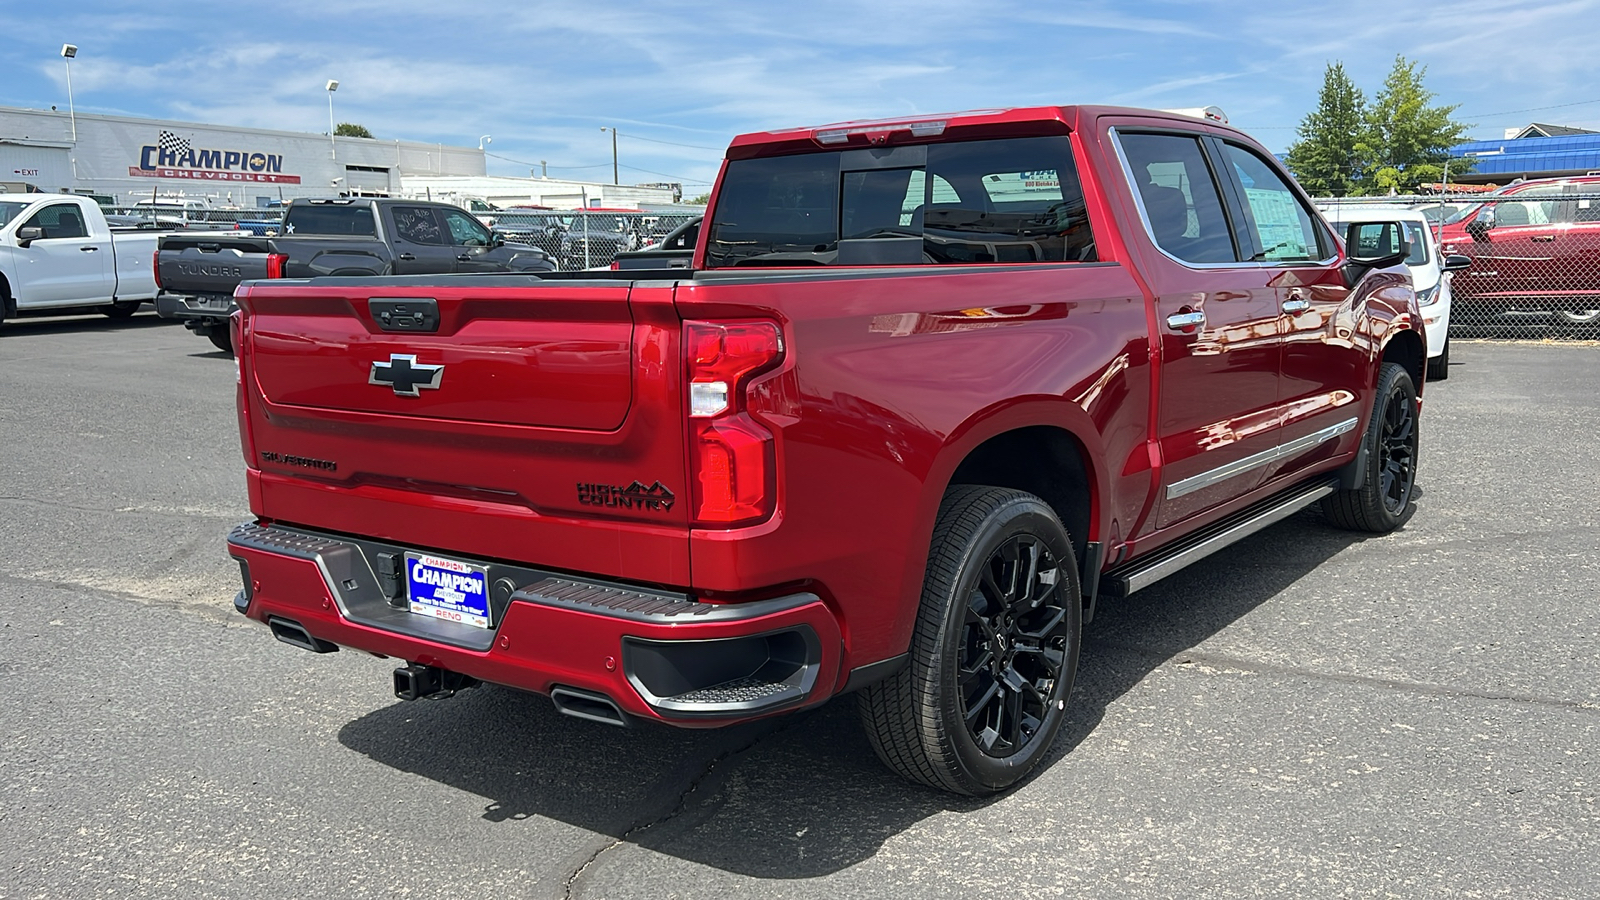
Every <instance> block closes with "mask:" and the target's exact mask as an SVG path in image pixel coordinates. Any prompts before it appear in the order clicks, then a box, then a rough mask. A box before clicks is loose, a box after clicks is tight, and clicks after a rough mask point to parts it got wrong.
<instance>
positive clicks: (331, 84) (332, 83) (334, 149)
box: [328, 78, 339, 159]
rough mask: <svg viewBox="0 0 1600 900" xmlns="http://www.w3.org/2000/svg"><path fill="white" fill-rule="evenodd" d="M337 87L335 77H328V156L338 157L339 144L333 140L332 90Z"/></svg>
mask: <svg viewBox="0 0 1600 900" xmlns="http://www.w3.org/2000/svg"><path fill="white" fill-rule="evenodd" d="M338 89H339V82H338V81H337V80H336V79H333V78H329V79H328V158H329V159H338V158H339V145H338V144H335V143H334V142H333V92H334V91H337V90H338Z"/></svg>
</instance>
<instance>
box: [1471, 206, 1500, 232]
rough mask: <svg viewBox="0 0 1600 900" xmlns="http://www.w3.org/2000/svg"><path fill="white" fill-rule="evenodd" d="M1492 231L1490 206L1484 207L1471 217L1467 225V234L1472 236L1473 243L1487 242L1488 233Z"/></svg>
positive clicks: (1492, 214) (1492, 216)
mask: <svg viewBox="0 0 1600 900" xmlns="http://www.w3.org/2000/svg"><path fill="white" fill-rule="evenodd" d="M1493 230H1494V207H1492V206H1485V207H1484V208H1483V209H1481V210H1479V211H1478V214H1477V215H1476V216H1473V217H1472V221H1471V222H1468V223H1467V234H1470V235H1472V239H1473V240H1475V241H1486V240H1488V239H1489V232H1491V231H1493Z"/></svg>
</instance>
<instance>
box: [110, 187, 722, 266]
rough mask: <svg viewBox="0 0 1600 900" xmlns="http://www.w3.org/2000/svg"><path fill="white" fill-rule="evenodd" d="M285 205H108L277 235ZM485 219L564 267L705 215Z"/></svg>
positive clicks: (130, 222) (612, 254) (172, 222)
mask: <svg viewBox="0 0 1600 900" xmlns="http://www.w3.org/2000/svg"><path fill="white" fill-rule="evenodd" d="M283 213H284V210H283V209H282V208H281V207H280V208H274V209H211V208H207V207H190V208H186V207H181V206H174V205H156V206H152V205H149V204H140V205H136V206H116V207H109V208H107V209H106V215H107V217H108V220H109V221H110V222H111V223H112V226H113V227H116V228H138V229H159V230H164V231H165V230H180V229H187V230H206V231H211V230H238V231H243V232H250V233H253V234H259V235H273V234H277V233H278V229H279V228H280V227H281V226H282V224H283ZM476 216H477V218H478V219H479V221H481V222H483V223H484V224H485V225H487V226H489V227H490V228H492V229H494V230H495V231H497V232H499V233H500V234H501V235H503V236H504V237H505V239H506V240H507V241H509V242H511V243H516V244H530V245H532V246H534V247H537V248H539V249H540V250H543V251H544V252H545V254H546V255H548V256H549V257H550V259H551V260H552V261H553V262H555V263H556V264H557V266H559V267H560V269H561V271H563V272H575V271H579V270H582V269H603V268H607V267H609V266H610V265H611V263H612V262H614V261H615V260H616V258H617V254H618V253H623V252H626V251H629V250H640V249H643V248H645V247H648V246H650V245H651V244H655V243H657V242H659V241H660V240H661V239H662V238H664V237H666V236H667V235H668V234H669V233H671V232H672V231H673V230H674V229H676V228H678V227H679V226H680V225H684V224H687V223H688V222H691V221H693V220H695V219H698V218H699V217H700V213H698V212H694V211H673V212H649V211H644V212H596V211H593V210H514V209H513V210H491V211H488V212H479V213H476Z"/></svg>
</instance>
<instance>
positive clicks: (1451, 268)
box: [1441, 253, 1472, 272]
mask: <svg viewBox="0 0 1600 900" xmlns="http://www.w3.org/2000/svg"><path fill="white" fill-rule="evenodd" d="M1441 268H1443V269H1444V270H1445V271H1446V272H1459V271H1461V270H1462V269H1470V268H1472V257H1470V256H1462V255H1461V254H1459V253H1452V254H1451V255H1449V256H1446V257H1445V258H1444V265H1443V266H1442V267H1441Z"/></svg>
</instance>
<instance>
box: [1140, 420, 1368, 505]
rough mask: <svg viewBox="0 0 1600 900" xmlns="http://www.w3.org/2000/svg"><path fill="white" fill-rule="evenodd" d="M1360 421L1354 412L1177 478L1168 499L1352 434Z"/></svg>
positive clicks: (1168, 487)
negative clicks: (1270, 446) (1197, 472)
mask: <svg viewBox="0 0 1600 900" xmlns="http://www.w3.org/2000/svg"><path fill="white" fill-rule="evenodd" d="M1359 422H1360V420H1359V419H1357V418H1355V417H1353V416H1352V417H1351V418H1348V419H1345V420H1344V421H1343V422H1339V423H1337V424H1334V425H1329V426H1328V427H1327V428H1323V429H1321V430H1319V431H1313V432H1312V433H1310V434H1308V435H1306V436H1304V437H1298V438H1295V439H1294V440H1292V441H1290V442H1288V443H1287V444H1279V445H1278V446H1276V447H1273V448H1271V449H1268V450H1263V451H1261V452H1260V453H1252V454H1250V455H1249V456H1246V457H1244V458H1243V459H1236V460H1234V461H1233V462H1231V463H1228V464H1227V465H1222V466H1218V467H1216V468H1215V469H1212V470H1210V471H1207V472H1201V473H1200V474H1199V475H1192V476H1190V477H1188V478H1185V479H1183V480H1182V481H1175V482H1173V483H1172V484H1170V485H1168V486H1167V499H1168V500H1175V499H1177V498H1178V497H1182V496H1185V495H1186V494H1192V493H1194V492H1195V491H1198V490H1201V489H1203V488H1208V487H1211V486H1212V485H1214V484H1217V483H1219V482H1223V481H1226V480H1228V479H1229V478H1232V477H1234V476H1235V475H1243V474H1244V473H1246V472H1249V471H1251V470H1252V469H1259V468H1261V467H1262V466H1266V465H1271V464H1272V463H1274V462H1276V461H1278V460H1280V459H1283V458H1284V457H1286V456H1293V455H1295V454H1296V453H1300V452H1302V451H1305V450H1309V449H1311V448H1312V447H1315V446H1317V445H1318V444H1321V443H1324V442H1326V441H1331V440H1333V439H1334V438H1336V437H1339V436H1340V435H1343V434H1349V433H1350V432H1352V431H1355V430H1356V425H1357V424H1358V423H1359Z"/></svg>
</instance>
